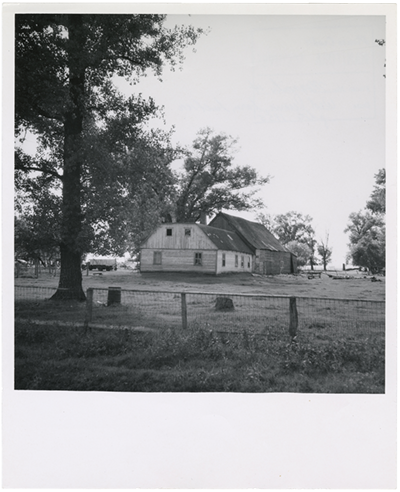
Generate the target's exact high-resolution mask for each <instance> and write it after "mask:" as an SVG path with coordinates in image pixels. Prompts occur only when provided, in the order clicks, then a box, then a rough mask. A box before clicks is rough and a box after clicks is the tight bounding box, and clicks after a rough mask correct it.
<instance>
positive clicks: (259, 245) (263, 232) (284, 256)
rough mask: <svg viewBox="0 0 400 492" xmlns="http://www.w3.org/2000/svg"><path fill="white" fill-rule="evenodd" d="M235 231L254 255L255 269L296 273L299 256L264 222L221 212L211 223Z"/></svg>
mask: <svg viewBox="0 0 400 492" xmlns="http://www.w3.org/2000/svg"><path fill="white" fill-rule="evenodd" d="M209 225H210V226H212V227H215V228H218V229H223V230H226V231H229V232H235V233H236V234H237V235H238V237H240V239H242V241H243V242H244V243H245V244H246V245H247V246H248V247H249V249H250V250H251V251H252V253H253V256H254V262H253V265H254V266H253V271H254V272H256V273H260V274H263V275H278V274H280V273H296V271H297V257H296V255H294V254H293V253H291V252H290V251H288V250H287V249H286V248H285V247H284V246H283V245H282V244H281V243H280V242H279V241H278V240H277V239H276V237H275V236H274V235H273V234H271V232H270V231H269V230H268V229H267V228H266V227H265V226H263V225H262V224H259V223H257V222H251V221H249V220H246V219H242V218H241V217H235V216H233V215H228V214H225V213H222V212H220V213H219V214H217V215H216V216H215V217H214V219H213V220H212V221H211V222H210V224H209Z"/></svg>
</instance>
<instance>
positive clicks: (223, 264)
mask: <svg viewBox="0 0 400 492" xmlns="http://www.w3.org/2000/svg"><path fill="white" fill-rule="evenodd" d="M225 265H226V255H225V253H222V266H225Z"/></svg>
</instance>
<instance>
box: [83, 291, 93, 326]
mask: <svg viewBox="0 0 400 492" xmlns="http://www.w3.org/2000/svg"><path fill="white" fill-rule="evenodd" d="M92 312H93V289H88V290H87V292H86V312H85V323H84V328H85V330H88V329H89V330H90V327H89V323H90V322H91V321H92Z"/></svg>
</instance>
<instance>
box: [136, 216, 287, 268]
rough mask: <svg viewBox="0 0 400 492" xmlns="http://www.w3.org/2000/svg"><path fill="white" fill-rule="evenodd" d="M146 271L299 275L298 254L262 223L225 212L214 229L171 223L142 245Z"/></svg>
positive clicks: (206, 226)
mask: <svg viewBox="0 0 400 492" xmlns="http://www.w3.org/2000/svg"><path fill="white" fill-rule="evenodd" d="M140 271H141V272H199V273H200V272H201V273H211V274H216V275H218V274H221V273H228V272H257V273H261V274H264V275H276V274H279V273H294V272H296V256H295V255H293V254H292V253H290V252H289V251H287V250H286V248H285V247H284V246H282V245H281V244H280V243H279V241H278V240H277V239H276V238H275V237H274V236H273V235H272V234H271V233H270V232H269V231H268V230H267V229H266V228H265V227H264V226H263V225H262V224H257V223H255V222H250V221H248V220H245V219H241V218H239V217H234V216H232V215H228V214H224V213H219V214H218V215H217V216H216V217H215V218H214V219H213V220H212V221H211V222H210V224H209V225H205V224H195V223H187V224H184V223H167V224H162V225H160V226H159V227H158V228H157V229H156V230H155V231H154V232H153V233H152V234H150V236H149V237H148V238H147V239H146V241H145V242H144V243H143V244H142V247H141V251H140Z"/></svg>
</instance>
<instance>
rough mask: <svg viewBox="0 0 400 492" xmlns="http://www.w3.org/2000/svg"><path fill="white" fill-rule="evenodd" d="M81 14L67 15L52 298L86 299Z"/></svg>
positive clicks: (83, 85)
mask: <svg viewBox="0 0 400 492" xmlns="http://www.w3.org/2000/svg"><path fill="white" fill-rule="evenodd" d="M82 21H83V19H82V15H79V14H71V15H69V22H68V57H69V74H70V80H69V96H70V101H68V102H69V104H70V107H71V109H70V110H69V111H68V113H67V114H66V115H65V121H64V173H63V200H62V219H61V243H60V251H61V272H60V283H59V286H58V289H57V292H56V293H55V294H54V295H53V297H52V299H76V300H79V301H84V300H85V299H86V297H85V294H84V292H83V289H82V270H81V258H82V247H81V245H80V240H81V231H82V211H81V168H82V127H83V110H84V88H85V67H84V64H83V62H82V58H84V56H83V47H84V34H83V28H82V27H83V26H82V23H83V22H82Z"/></svg>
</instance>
